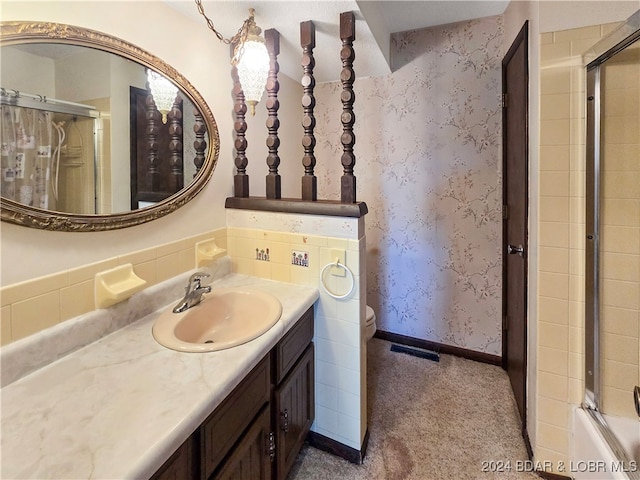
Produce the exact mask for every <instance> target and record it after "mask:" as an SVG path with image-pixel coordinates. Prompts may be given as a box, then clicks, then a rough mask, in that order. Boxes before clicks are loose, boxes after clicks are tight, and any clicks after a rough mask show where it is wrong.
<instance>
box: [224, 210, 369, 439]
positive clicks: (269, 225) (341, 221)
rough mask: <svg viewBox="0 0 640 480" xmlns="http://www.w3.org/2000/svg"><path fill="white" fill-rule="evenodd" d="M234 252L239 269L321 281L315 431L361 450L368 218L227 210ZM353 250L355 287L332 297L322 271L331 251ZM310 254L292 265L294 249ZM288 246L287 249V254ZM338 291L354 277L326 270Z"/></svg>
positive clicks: (350, 254)
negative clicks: (266, 256) (261, 254)
mask: <svg viewBox="0 0 640 480" xmlns="http://www.w3.org/2000/svg"><path fill="white" fill-rule="evenodd" d="M227 228H228V251H229V254H230V256H231V257H232V263H233V265H234V268H235V269H236V271H237V272H238V273H245V274H250V275H256V276H261V277H266V278H272V279H274V280H280V281H283V280H284V281H288V282H292V283H304V284H305V285H314V286H316V287H317V288H318V289H319V290H320V293H321V294H320V299H319V300H318V302H317V304H316V307H315V338H314V343H315V348H316V350H315V358H316V360H315V363H316V364H315V367H316V375H315V382H316V384H315V388H316V419H315V422H314V424H313V426H312V427H311V429H312V430H313V431H315V432H317V433H319V434H321V435H324V436H326V437H328V438H331V439H333V440H335V441H337V442H340V443H342V444H344V445H347V446H348V447H351V448H353V449H356V450H360V449H361V447H362V440H363V439H364V435H365V433H366V429H367V412H366V338H365V337H364V321H365V306H366V299H365V298H360V292H366V283H365V282H366V263H365V236H364V219H363V218H359V219H358V218H345V217H328V216H316V215H297V214H289V213H271V212H257V211H248V210H227ZM256 248H260V249H262V248H269V249H270V252H274V254H273V255H272V257H271V258H272V261H269V262H264V261H260V260H255V249H256ZM334 249H340V250H344V251H345V252H346V258H345V262H346V264H347V266H348V267H349V269H350V270H351V271H352V272H353V275H354V280H353V281H354V283H355V285H354V288H353V292H352V293H351V294H350V295H349V296H348V297H346V298H344V299H335V298H332V297H331V296H330V295H329V294H328V293H327V292H325V291H324V290H323V288H322V286H321V285H320V272H321V271H322V269H323V267H324V266H325V265H327V264H328V263H332V262H334V261H335V259H333V258H332V250H334ZM292 250H300V251H305V252H309V267H300V266H295V265H291V263H290V258H289V255H290V252H291V251H292ZM283 252H284V253H283ZM324 278H325V282H326V284H327V287H328V289H329V290H330V291H331V292H333V293H334V294H336V295H342V294H344V293H346V292H347V291H348V290H349V288H350V282H351V280H350V278H349V277H348V276H344V277H340V276H334V275H332V274H331V272H330V271H327V272H325V275H324Z"/></svg>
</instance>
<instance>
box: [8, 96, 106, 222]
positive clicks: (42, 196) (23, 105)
mask: <svg viewBox="0 0 640 480" xmlns="http://www.w3.org/2000/svg"><path fill="white" fill-rule="evenodd" d="M0 100H1V101H0V104H1V107H0V108H1V110H2V113H1V117H0V146H1V168H2V181H1V184H0V185H1V193H2V197H3V198H6V199H9V200H13V201H15V202H18V203H20V204H23V205H26V206H30V207H36V208H40V209H44V210H52V211H60V212H67V213H75V214H94V213H97V208H98V206H97V204H96V201H97V195H98V192H97V191H96V185H97V182H96V177H97V175H98V171H97V169H96V167H97V165H96V161H97V159H96V141H97V138H98V137H97V133H98V132H97V122H98V112H97V111H96V110H95V108H94V107H92V106H87V105H82V104H76V103H72V102H64V101H60V100H55V99H47V98H46V97H42V96H39V95H30V94H25V93H23V92H16V91H12V90H5V89H2V92H1V95H0Z"/></svg>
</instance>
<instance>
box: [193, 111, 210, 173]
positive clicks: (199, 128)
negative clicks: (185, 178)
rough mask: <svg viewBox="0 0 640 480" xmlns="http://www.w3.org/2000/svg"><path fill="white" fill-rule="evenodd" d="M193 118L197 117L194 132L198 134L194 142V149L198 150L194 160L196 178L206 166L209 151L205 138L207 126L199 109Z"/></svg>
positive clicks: (194, 112)
mask: <svg viewBox="0 0 640 480" xmlns="http://www.w3.org/2000/svg"><path fill="white" fill-rule="evenodd" d="M193 116H194V117H195V121H194V124H193V131H194V133H195V134H196V139H195V140H194V141H193V148H195V150H196V156H195V158H194V159H193V163H194V164H195V166H196V173H194V174H193V176H194V177H195V176H196V175H197V174H198V172H199V171H200V169H201V168H202V165H203V164H204V152H205V151H206V150H207V140H206V136H205V135H206V133H207V125H206V124H205V123H204V119H203V118H202V114H201V113H200V110H198V109H197V108H194V109H193Z"/></svg>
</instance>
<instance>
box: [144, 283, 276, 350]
mask: <svg viewBox="0 0 640 480" xmlns="http://www.w3.org/2000/svg"><path fill="white" fill-rule="evenodd" d="M176 303H177V302H176ZM172 309H173V305H172V306H170V307H169V308H168V309H167V310H166V311H165V312H163V313H162V314H161V315H160V316H159V317H158V319H157V320H156V321H155V323H154V324H153V337H154V338H155V339H156V341H157V342H158V343H160V344H161V345H164V346H165V347H167V348H171V349H173V350H178V351H181V352H213V351H216V350H224V349H226V348H231V347H235V346H237V345H241V344H243V343H246V342H249V341H251V340H253V339H254V338H257V337H259V336H260V335H262V334H263V333H265V332H266V331H267V330H269V329H270V328H271V327H272V326H273V325H275V324H276V323H277V321H278V320H279V319H280V315H281V314H282V305H281V304H280V301H279V300H278V299H277V298H276V297H274V296H273V295H270V294H268V293H265V292H262V291H259V290H254V289H250V288H241V287H238V288H214V290H213V292H212V293H209V294H206V295H205V297H204V299H203V300H202V302H200V303H199V304H198V305H196V306H193V307H191V308H189V309H188V310H186V311H184V312H182V313H173V312H172Z"/></svg>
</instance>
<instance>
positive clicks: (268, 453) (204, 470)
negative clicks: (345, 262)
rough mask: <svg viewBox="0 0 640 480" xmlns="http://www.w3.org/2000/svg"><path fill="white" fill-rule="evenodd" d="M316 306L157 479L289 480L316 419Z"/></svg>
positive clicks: (157, 473) (178, 453)
mask: <svg viewBox="0 0 640 480" xmlns="http://www.w3.org/2000/svg"><path fill="white" fill-rule="evenodd" d="M312 339H313V307H311V308H309V310H307V312H306V313H305V314H304V315H303V316H302V318H301V319H300V320H299V321H298V322H297V323H296V325H295V326H294V327H293V328H292V329H291V330H290V331H289V332H288V333H287V334H286V335H285V336H284V337H283V338H282V339H281V340H280V342H278V344H277V345H276V346H275V347H274V348H273V349H272V351H271V352H269V353H268V354H267V355H266V356H265V357H264V358H263V359H262V360H261V361H260V363H258V365H257V366H256V367H255V368H254V369H253V370H252V371H251V372H250V373H249V374H248V375H247V376H246V377H245V378H244V379H243V380H242V381H241V382H240V384H239V385H238V386H237V387H236V388H235V389H234V390H233V391H232V392H231V393H230V394H229V395H228V396H227V398H226V399H225V400H224V401H223V402H222V403H221V404H220V405H219V406H218V407H217V408H216V409H215V411H214V412H213V413H212V414H211V415H209V417H208V418H207V419H206V420H205V421H204V422H203V423H202V425H201V426H200V427H199V428H198V429H197V430H196V431H195V432H194V433H193V434H192V435H191V437H189V439H187V441H186V442H185V443H184V444H183V445H182V446H181V447H180V448H179V449H178V450H177V451H176V452H175V453H174V454H173V455H172V456H171V458H169V460H167V462H165V464H164V465H163V466H162V467H161V468H160V469H159V470H158V472H156V474H155V475H154V476H153V477H152V480H178V479H180V480H184V479H194V480H231V479H234V480H241V479H246V480H271V479H276V480H283V479H285V478H286V477H287V474H288V473H289V470H290V469H291V467H292V466H293V463H294V462H295V459H296V456H297V454H298V452H299V451H300V448H301V447H302V444H303V442H304V440H305V438H306V436H307V433H309V429H310V428H311V424H312V423H313V419H314V405H315V394H314V350H313V343H312Z"/></svg>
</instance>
